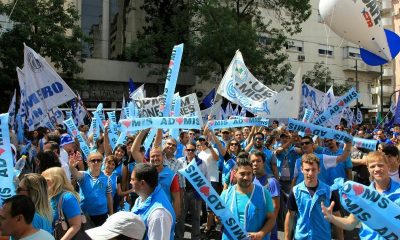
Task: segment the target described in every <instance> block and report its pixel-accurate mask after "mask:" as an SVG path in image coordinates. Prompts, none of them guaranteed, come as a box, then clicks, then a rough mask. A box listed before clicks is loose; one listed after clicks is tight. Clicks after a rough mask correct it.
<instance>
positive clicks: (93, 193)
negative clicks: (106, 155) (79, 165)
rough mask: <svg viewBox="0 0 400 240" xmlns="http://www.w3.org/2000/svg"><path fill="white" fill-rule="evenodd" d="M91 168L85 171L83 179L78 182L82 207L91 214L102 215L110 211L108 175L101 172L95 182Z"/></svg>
mask: <svg viewBox="0 0 400 240" xmlns="http://www.w3.org/2000/svg"><path fill="white" fill-rule="evenodd" d="M91 178H92V177H91V175H90V173H89V170H88V171H86V172H84V175H83V179H82V180H81V181H79V182H78V184H79V186H80V188H79V195H80V199H81V209H82V211H83V212H84V213H87V214H89V216H94V215H101V214H105V213H107V212H108V207H107V184H108V177H107V176H106V175H105V174H104V173H103V172H100V175H99V177H98V178H97V179H96V181H95V182H94V183H93V182H92V179H91Z"/></svg>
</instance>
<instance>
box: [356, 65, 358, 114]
mask: <svg viewBox="0 0 400 240" xmlns="http://www.w3.org/2000/svg"><path fill="white" fill-rule="evenodd" d="M356 91H357V92H358V64H357V59H356ZM356 108H358V98H356Z"/></svg>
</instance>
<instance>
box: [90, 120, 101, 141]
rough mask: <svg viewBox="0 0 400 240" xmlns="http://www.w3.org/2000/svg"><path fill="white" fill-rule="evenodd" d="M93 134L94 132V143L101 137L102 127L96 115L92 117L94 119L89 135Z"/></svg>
mask: <svg viewBox="0 0 400 240" xmlns="http://www.w3.org/2000/svg"><path fill="white" fill-rule="evenodd" d="M91 134H93V143H95V142H96V140H97V139H99V137H100V127H99V123H98V122H97V118H96V117H92V121H91V122H90V128H89V131H88V137H89V136H90V135H91Z"/></svg>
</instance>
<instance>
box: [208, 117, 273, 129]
mask: <svg viewBox="0 0 400 240" xmlns="http://www.w3.org/2000/svg"><path fill="white" fill-rule="evenodd" d="M268 124H269V119H264V118H261V117H254V118H250V117H239V116H237V117H235V118H234V119H228V120H210V121H208V123H207V125H208V128H209V129H210V130H215V129H222V128H238V127H246V126H265V127H268Z"/></svg>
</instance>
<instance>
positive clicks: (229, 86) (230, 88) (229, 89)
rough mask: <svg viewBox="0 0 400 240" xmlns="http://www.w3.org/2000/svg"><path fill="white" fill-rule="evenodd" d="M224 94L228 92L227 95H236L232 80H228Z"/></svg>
mask: <svg viewBox="0 0 400 240" xmlns="http://www.w3.org/2000/svg"><path fill="white" fill-rule="evenodd" d="M226 94H228V96H229V97H231V98H235V97H236V89H235V87H234V86H233V81H229V82H228V84H227V86H226Z"/></svg>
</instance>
